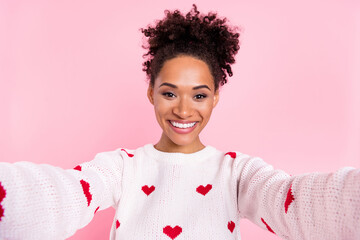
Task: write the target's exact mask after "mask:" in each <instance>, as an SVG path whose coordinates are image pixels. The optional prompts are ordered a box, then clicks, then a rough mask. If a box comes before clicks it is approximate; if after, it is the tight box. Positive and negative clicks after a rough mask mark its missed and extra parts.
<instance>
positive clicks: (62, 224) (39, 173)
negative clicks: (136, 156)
mask: <svg viewBox="0 0 360 240" xmlns="http://www.w3.org/2000/svg"><path fill="white" fill-rule="evenodd" d="M122 169H123V162H122V158H121V155H120V154H117V153H116V151H114V152H103V153H99V154H97V155H96V156H95V158H94V159H93V160H92V161H90V162H86V163H83V164H81V165H78V166H76V167H75V168H74V169H67V170H64V169H61V168H59V167H55V166H51V165H47V164H34V163H31V162H17V163H14V164H10V163H5V162H1V163H0V239H7V240H15V239H28V240H32V239H37V240H41V239H54V240H56V239H66V238H68V237H70V236H71V235H73V234H74V233H75V232H76V230H78V229H80V228H82V227H84V226H86V225H87V224H88V223H89V222H90V221H91V220H92V218H93V216H94V214H95V213H96V211H97V210H99V209H100V210H101V209H105V208H108V207H110V206H115V205H116V203H117V201H118V199H119V197H120V193H121V177H122Z"/></svg>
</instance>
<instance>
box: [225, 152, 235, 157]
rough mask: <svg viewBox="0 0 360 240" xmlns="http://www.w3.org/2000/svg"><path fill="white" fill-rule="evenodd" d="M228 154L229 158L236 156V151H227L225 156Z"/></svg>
mask: <svg viewBox="0 0 360 240" xmlns="http://www.w3.org/2000/svg"><path fill="white" fill-rule="evenodd" d="M226 155H229V156H230V157H231V158H236V152H227V153H225V156H226Z"/></svg>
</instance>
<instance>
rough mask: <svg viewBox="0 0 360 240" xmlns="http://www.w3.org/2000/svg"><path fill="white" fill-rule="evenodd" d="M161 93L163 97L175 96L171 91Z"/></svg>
mask: <svg viewBox="0 0 360 240" xmlns="http://www.w3.org/2000/svg"><path fill="white" fill-rule="evenodd" d="M162 95H163V96H165V97H168V98H173V97H175V94H173V93H172V92H164V93H163V94H162Z"/></svg>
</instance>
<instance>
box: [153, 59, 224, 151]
mask: <svg viewBox="0 0 360 240" xmlns="http://www.w3.org/2000/svg"><path fill="white" fill-rule="evenodd" d="M147 95H148V98H149V101H150V102H151V104H153V105H154V111H155V115H156V119H157V121H158V123H159V125H160V127H161V128H162V130H163V132H162V135H161V138H160V140H159V141H158V143H157V144H155V145H154V147H155V148H156V149H157V150H159V151H163V152H180V153H194V152H197V151H200V150H202V149H203V148H204V147H205V145H204V144H203V143H202V142H201V141H200V137H199V134H200V132H201V131H202V130H203V129H204V127H205V126H206V124H207V123H208V121H209V119H210V116H211V113H212V110H213V109H214V107H215V106H216V104H217V103H218V100H219V91H218V89H215V84H214V80H213V76H212V74H211V72H210V69H209V67H208V65H207V64H206V63H205V62H204V61H202V60H199V59H197V58H194V57H191V56H187V55H181V56H178V57H176V58H173V59H170V60H168V61H166V62H165V64H164V66H163V67H162V69H161V71H160V72H159V74H158V76H157V77H156V79H155V82H154V86H153V87H152V86H151V85H149V88H148V92H147ZM179 128H180V130H179Z"/></svg>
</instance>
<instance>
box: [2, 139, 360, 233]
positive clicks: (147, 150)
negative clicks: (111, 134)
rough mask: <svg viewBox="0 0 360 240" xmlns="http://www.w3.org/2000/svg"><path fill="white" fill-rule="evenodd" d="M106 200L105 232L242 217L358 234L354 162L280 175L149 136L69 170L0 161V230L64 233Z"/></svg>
mask: <svg viewBox="0 0 360 240" xmlns="http://www.w3.org/2000/svg"><path fill="white" fill-rule="evenodd" d="M110 206H112V207H114V208H115V209H116V214H115V217H114V221H113V224H112V227H111V234H110V235H111V236H110V239H121V240H140V239H141V240H144V239H145V240H148V239H150V240H152V239H159V240H170V239H176V240H203V239H204V240H223V239H227V240H230V239H240V228H239V221H240V219H241V218H244V217H245V218H248V219H250V220H251V221H252V222H254V223H255V224H257V225H259V226H260V227H262V228H264V229H267V230H269V231H271V232H273V233H274V234H277V235H278V236H280V237H281V238H283V239H299V240H304V239H316V240H318V239H326V240H329V239H331V240H336V239H339V240H340V239H347V240H349V239H360V169H354V168H342V169H340V170H338V171H336V172H335V173H331V174H320V173H314V174H304V175H300V176H289V175H288V174H286V173H284V172H282V171H278V170H274V169H273V167H272V166H270V165H268V164H266V163H265V162H264V161H262V160H261V159H260V158H258V157H250V156H248V155H246V154H242V153H240V152H228V153H223V152H221V151H218V150H216V149H215V148H213V147H211V146H207V147H206V148H204V149H203V150H201V151H198V152H196V153H192V154H183V153H165V152H160V151H158V150H156V149H155V148H154V147H153V145H151V144H148V145H145V146H144V147H141V148H138V149H136V150H126V149H122V148H119V149H117V150H115V151H110V152H103V153H99V154H97V155H96V157H95V159H94V160H92V161H90V162H86V163H83V164H81V165H78V166H76V167H75V168H74V169H68V170H63V169H61V168H58V167H54V166H50V165H45V164H41V165H36V164H33V163H29V162H18V163H14V164H10V163H0V239H7V240H13V239H26V240H32V239H36V240H42V239H47V240H49V239H51V240H56V239H66V238H67V237H69V236H71V235H73V234H74V233H75V232H76V230H78V229H80V228H82V227H84V226H86V225H87V224H88V223H89V222H90V221H91V219H92V218H93V217H94V214H96V212H97V211H98V210H102V209H105V208H108V207H110Z"/></svg>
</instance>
